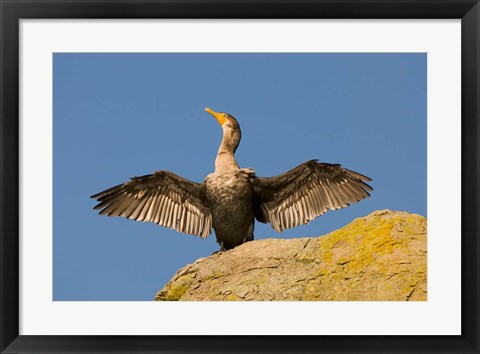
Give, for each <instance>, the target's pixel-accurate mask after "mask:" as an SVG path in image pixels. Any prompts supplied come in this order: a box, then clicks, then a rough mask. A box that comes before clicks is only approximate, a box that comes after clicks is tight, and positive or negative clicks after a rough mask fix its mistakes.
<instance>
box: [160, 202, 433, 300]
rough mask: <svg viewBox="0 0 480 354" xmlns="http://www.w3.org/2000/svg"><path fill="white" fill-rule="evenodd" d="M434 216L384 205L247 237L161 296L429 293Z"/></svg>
mask: <svg viewBox="0 0 480 354" xmlns="http://www.w3.org/2000/svg"><path fill="white" fill-rule="evenodd" d="M426 232H427V222H426V218H424V217H423V216H420V215H415V214H409V213H405V212H395V211H390V210H381V211H376V212H373V213H371V214H370V215H368V216H366V217H363V218H358V219H355V220H354V221H352V222H351V223H350V224H348V225H347V226H345V227H343V228H341V229H339V230H336V231H333V232H331V233H329V234H327V235H325V236H322V237H316V238H303V239H291V240H282V239H267V240H259V241H254V242H248V243H246V244H244V245H242V246H239V247H237V248H235V249H233V250H230V251H228V252H224V253H222V254H215V255H213V256H211V257H207V258H204V259H201V260H199V261H197V262H195V263H193V264H192V265H188V266H186V267H184V268H183V269H181V270H179V271H178V272H177V274H176V275H175V276H174V277H173V278H172V280H171V281H170V282H169V283H168V284H167V285H166V286H165V287H164V288H163V289H162V290H161V291H160V292H159V293H158V294H157V296H156V297H155V300H228V301H238V300H350V301H353V300H362V301H366V300H377V301H378V300H394V301H411V300H426V296H427V261H426V253H427V244H426V241H427V238H426Z"/></svg>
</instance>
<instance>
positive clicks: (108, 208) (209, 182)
mask: <svg viewBox="0 0 480 354" xmlns="http://www.w3.org/2000/svg"><path fill="white" fill-rule="evenodd" d="M205 110H206V111H207V112H208V113H210V114H211V115H212V116H213V117H215V118H216V120H217V121H218V123H219V124H220V126H221V127H222V130H223V138H222V141H221V144H220V147H219V149H218V153H217V156H216V159H215V170H214V172H213V173H210V174H209V175H207V176H206V177H205V179H204V181H203V182H202V183H198V182H194V181H191V180H188V179H186V178H183V177H181V176H178V175H176V174H175V173H173V172H170V171H165V170H159V171H155V172H153V173H152V174H148V175H144V176H140V177H133V178H131V179H130V180H128V181H127V182H125V183H122V184H119V185H116V186H114V187H111V188H108V189H106V190H104V191H102V192H100V193H97V194H95V195H92V196H91V198H94V199H96V200H97V202H98V204H97V205H96V206H94V209H95V210H100V211H99V214H100V215H108V216H120V217H125V218H128V219H133V220H136V221H142V222H153V223H156V224H158V225H160V226H164V227H167V228H170V229H174V230H176V231H178V232H180V233H185V234H190V235H194V236H200V237H201V238H206V237H208V235H210V234H211V231H212V228H213V229H214V231H215V236H216V241H217V243H218V244H219V245H220V250H219V252H224V251H227V250H230V249H233V248H235V247H237V246H239V245H242V244H244V243H246V242H249V241H252V240H253V239H254V225H255V220H257V221H258V222H261V223H269V224H270V225H271V226H272V228H273V229H274V230H276V231H277V232H280V233H281V232H282V231H283V230H285V229H289V228H293V227H296V226H299V225H303V224H308V223H309V222H310V221H311V220H313V219H315V218H316V217H318V216H321V215H323V214H324V213H325V212H327V211H328V210H337V209H342V208H345V207H347V206H349V205H350V204H352V203H356V202H358V201H360V200H362V199H364V198H367V197H370V193H369V192H370V191H372V190H373V188H372V187H371V186H370V185H368V184H367V183H366V182H369V181H371V180H372V179H371V178H369V177H367V176H365V175H362V174H360V173H358V172H355V171H352V170H349V169H346V168H344V167H342V166H341V165H340V164H337V163H324V162H319V161H318V160H309V161H306V162H304V163H302V164H300V165H298V166H296V167H294V168H292V169H291V170H289V171H287V172H285V173H282V174H279V175H277V176H273V177H257V176H256V174H255V171H254V170H253V169H251V168H240V166H239V165H238V163H237V161H236V160H235V151H236V150H237V148H238V146H239V144H240V140H241V136H242V134H241V130H240V125H239V123H238V121H237V120H236V119H235V118H234V117H233V116H232V115H230V114H228V113H225V112H216V111H213V110H212V109H210V108H208V107H207V108H205Z"/></svg>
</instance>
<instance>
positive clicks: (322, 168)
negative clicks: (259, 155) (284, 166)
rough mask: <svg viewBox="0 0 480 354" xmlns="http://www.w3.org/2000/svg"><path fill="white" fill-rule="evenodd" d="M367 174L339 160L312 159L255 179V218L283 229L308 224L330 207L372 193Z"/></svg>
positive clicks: (349, 202) (335, 207)
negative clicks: (281, 172) (349, 167)
mask: <svg viewBox="0 0 480 354" xmlns="http://www.w3.org/2000/svg"><path fill="white" fill-rule="evenodd" d="M367 181H371V179H370V178H369V177H367V176H364V175H362V174H360V173H357V172H354V171H351V170H348V169H346V168H343V167H342V166H341V165H339V164H328V163H320V162H318V161H317V160H310V161H307V162H304V163H303V164H301V165H299V166H297V167H295V168H293V169H291V170H290V171H288V172H285V173H283V174H281V175H278V176H274V177H262V178H255V179H253V180H252V183H253V184H254V192H255V195H256V203H258V205H256V206H255V218H256V219H257V220H258V221H260V222H264V223H266V222H268V223H270V224H271V225H272V227H273V228H274V229H275V230H276V231H278V232H282V231H283V230H285V229H288V228H292V227H295V226H299V225H302V224H307V223H308V222H309V221H310V220H313V219H314V218H316V217H318V216H320V215H322V214H324V213H325V212H327V211H328V210H336V209H341V208H345V207H347V206H348V205H350V204H351V203H356V202H358V201H360V200H362V199H364V198H367V197H369V196H370V193H368V192H369V191H372V190H373V189H372V187H370V186H369V185H368V184H367V183H366V182H367Z"/></svg>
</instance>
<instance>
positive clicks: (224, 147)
mask: <svg viewBox="0 0 480 354" xmlns="http://www.w3.org/2000/svg"><path fill="white" fill-rule="evenodd" d="M232 138H233V136H232V135H231V134H229V133H228V132H224V133H223V139H222V144H221V145H220V148H219V149H218V154H217V158H216V159H215V173H225V172H235V171H238V170H239V169H240V167H239V166H238V164H237V161H236V160H235V150H236V149H237V146H238V144H239V143H240V139H235V138H233V139H232Z"/></svg>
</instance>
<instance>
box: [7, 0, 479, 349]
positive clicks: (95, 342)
mask: <svg viewBox="0 0 480 354" xmlns="http://www.w3.org/2000/svg"><path fill="white" fill-rule="evenodd" d="M0 16H1V43H0V51H1V53H0V54H1V85H2V86H1V101H0V104H1V119H0V136H1V145H0V152H1V160H0V195H1V206H0V208H1V210H0V227H1V240H0V241H1V243H0V252H1V260H0V267H1V269H0V274H1V275H0V276H1V278H0V282H1V296H0V324H1V328H0V336H1V337H0V351H1V353H27V352H28V353H53V352H56V353H70V352H71V353H100V352H102V353H107V352H111V353H127V352H128V353H130V352H132V353H137V352H148V353H176V352H182V353H197V352H198V353H200V352H202V353H223V352H227V353H228V352H231V353H267V352H278V353H286V352H288V353H290V352H291V353H314V352H315V353H317V352H318V353H357V352H366V353H373V352H382V353H387V352H388V353H427V352H429V353H439V352H442V353H479V344H478V332H479V328H478V321H479V311H478V308H479V306H478V305H479V298H478V293H479V292H478V289H479V243H478V237H479V233H478V225H479V221H478V220H480V218H478V201H479V197H478V185H479V163H478V158H479V156H478V155H479V125H478V118H479V85H480V80H479V49H480V46H479V39H480V38H479V31H480V22H479V17H480V5H479V3H478V1H477V0H336V1H332V0H305V1H295V0H257V1H253V0H244V1H240V0H230V1H228V0H199V1H193V0H176V1H172V0H103V1H95V0H30V1H28V0H27V1H19V0H0ZM25 18H29V19H33V18H42V19H59V18H61V19H77V18H88V19H100V18H101V19H125V18H136V19H151V18H225V19H233V18H252V19H253V18H267V19H268V18H298V19H306V18H348V19H351V18H370V19H380V18H382V19H399V18H404V19H408V18H425V19H433V18H440V19H450V18H451V19H461V30H462V37H461V41H462V45H461V51H462V53H461V55H462V61H461V64H462V74H461V75H462V86H461V87H462V101H461V104H462V108H461V114H462V123H461V129H462V159H461V161H462V167H461V174H462V178H461V181H462V195H461V197H462V219H461V220H462V246H461V249H462V251H461V256H462V260H461V265H462V277H461V281H462V288H461V292H462V297H461V300H462V310H461V316H462V320H461V331H462V334H461V335H459V336H423V335H422V336H27V335H19V20H20V19H25ZM446 168H448V161H446ZM439 178H441V177H439ZM214 315H215V314H214ZM224 315H226V316H228V314H220V315H219V316H220V317H223V316H224Z"/></svg>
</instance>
